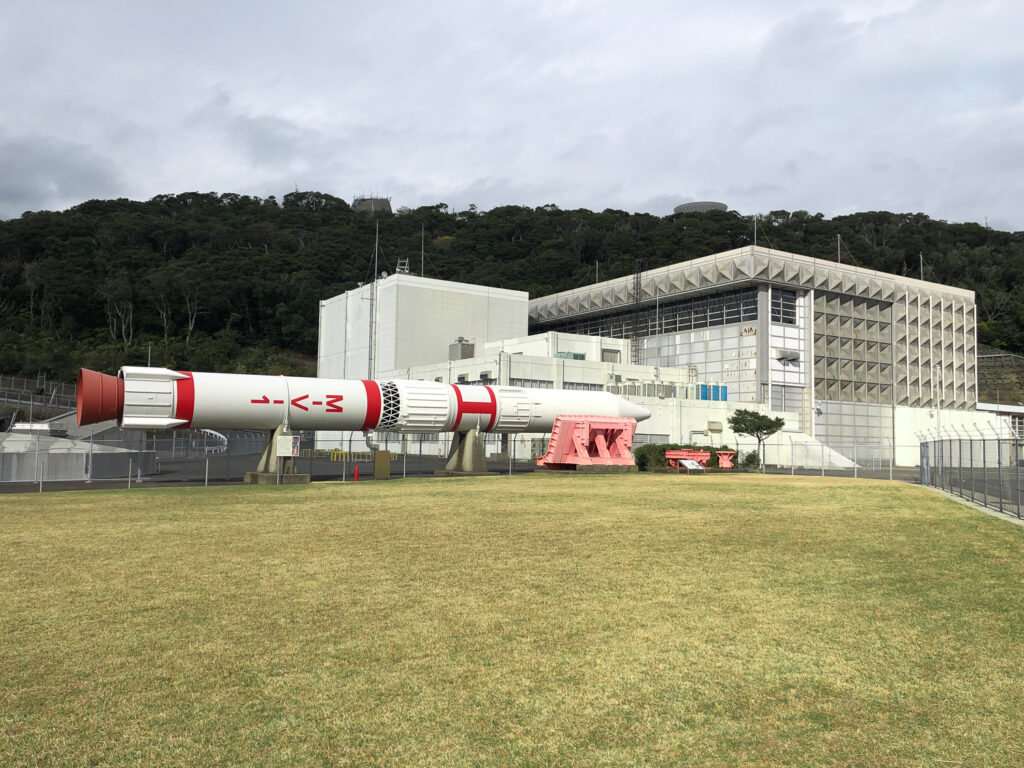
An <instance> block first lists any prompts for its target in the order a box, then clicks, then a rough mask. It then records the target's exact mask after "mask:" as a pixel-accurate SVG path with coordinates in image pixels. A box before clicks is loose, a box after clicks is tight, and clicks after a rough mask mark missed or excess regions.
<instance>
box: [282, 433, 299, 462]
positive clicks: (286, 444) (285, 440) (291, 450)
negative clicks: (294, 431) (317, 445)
mask: <svg viewBox="0 0 1024 768" xmlns="http://www.w3.org/2000/svg"><path fill="white" fill-rule="evenodd" d="M298 455H299V436H298V435H278V436H277V456H278V458H286V457H288V456H298Z"/></svg>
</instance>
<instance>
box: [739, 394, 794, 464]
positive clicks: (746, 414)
mask: <svg viewBox="0 0 1024 768" xmlns="http://www.w3.org/2000/svg"><path fill="white" fill-rule="evenodd" d="M784 426H786V420H785V419H784V418H782V417H781V416H768V415H766V414H763V413H759V412H758V411H748V410H745V409H742V408H741V409H740V410H738V411H736V412H734V413H733V414H732V415H731V416H730V417H729V429H731V430H732V431H733V432H735V433H736V434H737V435H748V436H750V437H754V438H757V454H758V456H760V457H761V466H762V467H763V466H764V441H765V440H767V439H768V438H769V437H771V436H772V435H774V434H775V433H776V432H778V431H779V430H780V429H782V428H783V427H784Z"/></svg>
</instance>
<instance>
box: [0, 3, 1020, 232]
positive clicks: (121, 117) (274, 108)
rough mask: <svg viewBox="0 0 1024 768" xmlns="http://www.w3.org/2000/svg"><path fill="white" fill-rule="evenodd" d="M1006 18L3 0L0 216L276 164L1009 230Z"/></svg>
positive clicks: (505, 193) (433, 184) (508, 192)
mask: <svg viewBox="0 0 1024 768" xmlns="http://www.w3.org/2000/svg"><path fill="white" fill-rule="evenodd" d="M1022 30H1024V3H1021V2H1019V0H1005V1H1000V0H993V1H992V2H986V0H974V1H972V2H968V1H967V0H963V1H960V2H952V1H946V0H924V1H921V2H912V1H911V0H849V1H844V2H840V1H834V2H833V1H831V0H821V1H819V2H812V1H807V2H805V1H803V0H787V2H778V1H776V0H759V1H756V2H753V1H752V2H730V1H729V0H722V2H715V3H711V2H703V3H696V2H685V1H683V0H666V1H665V2H656V1H654V0H634V1H633V2H629V3H625V2H621V0H620V1H618V2H601V1H600V0H588V1H586V2H584V1H582V0H580V1H578V2H574V1H572V0H566V1H565V2H539V1H534V2H499V1H498V0H473V1H472V2H451V1H449V0H431V2H426V1H423V2H417V1H415V0H401V1H399V0H396V1H394V2H388V0H382V1H381V2H378V3H367V2H359V3H353V2H345V1H342V0H335V1H334V2H319V0H307V1H306V2H302V3H282V2H279V1H277V2H265V0H246V1H245V2H227V1H214V0H203V1H202V2H189V1H188V0H175V1H174V2H163V3H156V2H145V1H144V0H131V1H130V2H113V1H112V0H94V1H92V2H85V1H84V0H77V1H75V2H58V1H57V0H33V1H32V2H23V1H22V0H3V2H2V3H0V71H2V72H3V73H4V74H3V77H0V104H2V108H0V218H12V217H17V216H20V215H21V214H22V212H24V211H29V210H62V209H65V208H67V207H70V206H72V205H75V204H77V203H80V202H83V201H85V200H88V199H95V198H101V199H105V198H116V197H127V198H131V199H136V200H146V199H149V198H151V197H153V196H155V195H159V194H174V193H180V192H188V191H200V192H211V191H212V192H218V193H225V192H231V193H238V194H246V195H255V196H259V197H266V196H269V195H275V196H277V197H278V199H280V198H281V197H283V196H284V195H285V194H287V193H288V192H292V191H295V190H297V189H298V190H301V191H310V190H315V191H320V192H325V193H328V194H331V195H334V196H336V197H341V198H343V199H345V200H348V201H350V202H351V200H352V199H353V198H354V197H361V196H382V197H390V198H391V200H392V205H393V206H394V207H395V208H397V207H399V206H408V207H410V208H414V207H417V206H420V205H434V204H436V203H440V202H443V203H446V204H448V205H449V206H450V207H451V208H452V209H455V210H462V209H465V208H466V207H468V206H469V205H470V204H473V205H476V206H477V208H479V209H480V210H488V209H490V208H493V207H495V206H499V205H526V206H530V207H536V206H540V205H546V204H549V203H553V204H555V205H557V206H559V207H560V208H566V209H571V208H588V209H591V210H597V211H599V210H603V209H605V208H614V209H621V210H627V211H631V212H633V211H643V212H649V213H653V214H656V215H659V216H663V215H667V214H669V213H671V212H672V209H673V207H674V206H676V205H679V204H680V203H684V202H689V201H693V200H716V201H720V202H723V203H726V204H727V205H728V206H729V207H730V208H731V209H733V210H736V211H738V212H740V213H742V214H744V215H750V214H755V213H767V212H769V211H772V210H779V209H784V210H807V211H810V212H812V213H819V212H820V213H823V214H824V215H825V216H828V217H831V216H835V215H840V214H845V213H853V212H857V211H871V210H889V211H896V212H906V213H918V212H920V213H925V214H927V215H928V216H931V217H932V218H936V219H945V220H948V221H975V222H979V223H982V224H986V223H987V224H988V225H989V226H991V227H993V228H995V229H1005V230H1011V231H1019V230H1024V42H1022V39H1024V38H1022V34H1021V33H1022Z"/></svg>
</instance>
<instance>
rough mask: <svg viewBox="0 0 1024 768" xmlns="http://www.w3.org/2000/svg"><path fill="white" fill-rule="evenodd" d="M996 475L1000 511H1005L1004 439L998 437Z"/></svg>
mask: <svg viewBox="0 0 1024 768" xmlns="http://www.w3.org/2000/svg"><path fill="white" fill-rule="evenodd" d="M996 472H997V474H996V476H997V477H998V478H999V511H1000V512H1002V511H1003V441H1002V440H1000V439H999V438H998V437H997V438H996Z"/></svg>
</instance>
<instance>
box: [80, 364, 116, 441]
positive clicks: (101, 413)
mask: <svg viewBox="0 0 1024 768" xmlns="http://www.w3.org/2000/svg"><path fill="white" fill-rule="evenodd" d="M122 410H124V379H119V378H117V377H116V376H108V375H107V374H105V373H100V372H99V371H90V370H89V369H88V368H83V369H82V370H81V371H79V373H78V426H80V427H82V426H85V425H86V424H95V423H97V422H100V421H108V420H109V419H119V418H121V412H122Z"/></svg>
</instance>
